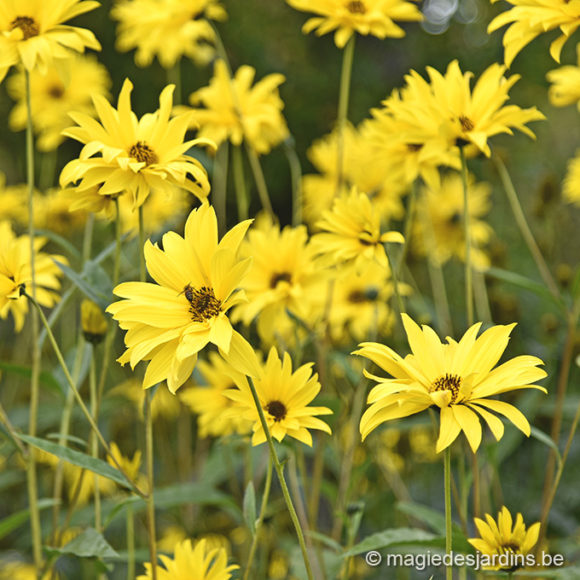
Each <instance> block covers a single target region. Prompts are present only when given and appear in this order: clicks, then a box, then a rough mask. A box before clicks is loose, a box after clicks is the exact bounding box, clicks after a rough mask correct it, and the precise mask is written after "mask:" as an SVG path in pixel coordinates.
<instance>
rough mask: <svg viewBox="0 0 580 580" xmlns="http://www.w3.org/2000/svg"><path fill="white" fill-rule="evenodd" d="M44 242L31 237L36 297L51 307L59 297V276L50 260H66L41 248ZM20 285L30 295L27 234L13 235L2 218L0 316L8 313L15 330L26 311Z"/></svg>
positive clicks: (18, 327)
mask: <svg viewBox="0 0 580 580" xmlns="http://www.w3.org/2000/svg"><path fill="white" fill-rule="evenodd" d="M45 243H46V239H45V238H40V237H36V238H35V239H34V252H35V258H34V260H35V262H34V264H35V271H34V277H35V285H36V289H35V290H36V301H37V302H38V303H39V304H40V305H42V306H47V307H51V306H53V305H54V304H55V303H56V302H58V300H59V296H58V294H57V291H58V290H59V289H60V281H59V278H60V277H61V276H62V272H61V270H60V269H59V267H58V266H57V265H56V264H55V262H54V260H56V261H58V262H60V263H62V264H68V261H67V259H66V258H65V257H64V256H59V255H56V254H46V253H45V252H41V251H40V249H41V248H42V246H44V244H45ZM21 288H25V289H26V291H27V293H28V294H30V295H32V293H33V288H32V269H31V267H30V238H29V236H26V235H25V236H16V235H15V234H14V232H13V231H12V227H11V225H10V223H9V222H7V221H3V222H0V318H3V319H5V318H7V316H8V314H9V313H12V316H13V318H14V329H15V330H16V332H20V331H21V330H22V327H23V325H24V317H25V316H26V313H27V312H28V299H27V298H26V297H25V296H21V295H20V289H21Z"/></svg>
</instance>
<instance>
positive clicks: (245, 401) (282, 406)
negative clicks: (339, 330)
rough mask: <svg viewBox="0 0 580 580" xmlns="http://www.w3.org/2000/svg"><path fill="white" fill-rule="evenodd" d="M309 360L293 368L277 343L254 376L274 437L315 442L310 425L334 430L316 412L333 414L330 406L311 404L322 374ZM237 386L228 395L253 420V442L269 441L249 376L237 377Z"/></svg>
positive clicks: (314, 427) (308, 443)
mask: <svg viewBox="0 0 580 580" xmlns="http://www.w3.org/2000/svg"><path fill="white" fill-rule="evenodd" d="M313 364H314V363H308V364H305V365H302V366H301V367H299V368H297V369H296V370H295V371H294V372H292V359H291V358H290V355H289V354H288V353H287V352H285V353H284V356H283V359H282V360H280V358H279V357H278V352H277V351H276V349H275V348H274V347H272V348H271V349H270V352H269V353H268V359H267V361H266V364H265V365H264V370H263V373H262V374H261V375H260V376H259V377H257V378H256V379H254V385H255V387H256V392H257V394H258V399H259V401H260V405H261V406H262V409H263V411H264V415H265V417H266V423H267V425H268V429H269V431H270V434H271V435H272V437H274V438H275V439H277V440H278V441H282V439H284V437H285V436H286V435H288V436H290V437H294V439H298V441H302V443H305V444H306V445H310V446H312V435H311V434H310V431H308V429H319V430H321V431H325V432H326V433H331V431H330V427H329V426H328V425H327V424H326V423H325V422H324V421H322V420H320V419H318V418H317V417H316V416H315V415H329V414H332V411H331V410H330V409H328V408H327V407H309V406H308V404H309V403H310V402H311V401H312V400H313V399H314V397H316V395H317V394H318V393H319V391H320V383H319V382H318V375H317V374H314V375H313V374H312V365H313ZM236 384H237V386H238V388H237V389H229V390H227V391H225V395H226V396H227V397H229V398H230V399H232V401H234V402H235V403H236V406H237V407H238V409H239V412H240V413H241V414H242V416H243V417H244V418H245V419H248V420H250V421H251V422H252V423H253V431H254V435H253V436H252V445H259V444H260V443H264V441H266V434H265V432H264V429H263V428H262V423H261V422H260V416H259V414H258V410H257V409H256V405H255V403H254V399H253V397H252V392H251V390H250V386H249V385H248V382H247V380H246V377H245V376H243V375H240V376H239V377H237V378H236Z"/></svg>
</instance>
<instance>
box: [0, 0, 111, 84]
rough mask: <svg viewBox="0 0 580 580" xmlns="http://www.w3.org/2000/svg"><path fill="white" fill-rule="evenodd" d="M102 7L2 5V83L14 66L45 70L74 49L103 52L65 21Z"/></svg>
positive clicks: (16, 0)
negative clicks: (89, 49) (20, 64)
mask: <svg viewBox="0 0 580 580" xmlns="http://www.w3.org/2000/svg"><path fill="white" fill-rule="evenodd" d="M97 6H99V3H98V2H93V1H92V0H86V1H83V0H80V1H79V0H3V1H2V3H1V4H0V81H2V80H3V79H4V77H5V76H6V73H7V72H8V70H9V69H10V67H11V66H14V65H17V64H19V63H22V64H23V65H24V68H25V69H26V70H28V71H29V72H30V71H32V70H34V69H35V68H39V69H40V70H41V71H45V70H46V68H47V67H48V66H49V65H50V64H51V63H52V62H53V60H54V59H61V58H69V57H70V56H71V50H72V51H76V52H84V50H85V48H92V49H93V50H101V45H100V44H99V42H98V41H97V39H96V38H95V35H94V34H93V33H92V32H91V31H90V30H86V29H84V28H77V27H76V26H68V25H65V24H63V23H64V22H66V21H68V20H70V19H71V18H74V17H75V16H78V15H79V14H84V13H85V12H90V11H91V10H94V9H95V8H96V7H97Z"/></svg>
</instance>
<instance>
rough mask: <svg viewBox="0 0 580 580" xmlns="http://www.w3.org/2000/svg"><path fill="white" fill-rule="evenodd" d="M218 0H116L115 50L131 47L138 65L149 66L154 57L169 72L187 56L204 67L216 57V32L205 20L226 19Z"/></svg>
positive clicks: (113, 16) (112, 11) (114, 9)
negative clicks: (135, 50) (117, 22)
mask: <svg viewBox="0 0 580 580" xmlns="http://www.w3.org/2000/svg"><path fill="white" fill-rule="evenodd" d="M226 16H227V15H226V11H225V9H224V8H223V6H222V5H221V4H220V3H219V2H218V0H118V1H117V2H116V3H115V5H114V6H113V9H112V10H111V17H112V18H113V19H114V20H118V21H119V26H118V28H117V49H118V50H120V51H122V52H126V51H128V50H132V49H134V48H136V49H137V52H136V53H135V62H136V63H137V65H138V66H141V67H145V66H149V65H150V64H151V63H152V61H153V58H154V57H155V56H157V57H158V59H159V62H160V63H161V66H163V67H164V68H166V69H169V68H171V67H173V66H174V65H175V63H176V62H177V61H178V60H179V59H180V58H181V57H182V56H187V57H188V58H190V59H191V60H193V61H194V62H195V63H196V64H199V65H205V64H207V63H208V62H210V61H211V60H212V58H213V57H214V55H215V49H214V47H213V44H214V41H215V33H214V31H213V28H212V27H211V25H210V23H209V22H208V20H207V19H213V20H225V18H226Z"/></svg>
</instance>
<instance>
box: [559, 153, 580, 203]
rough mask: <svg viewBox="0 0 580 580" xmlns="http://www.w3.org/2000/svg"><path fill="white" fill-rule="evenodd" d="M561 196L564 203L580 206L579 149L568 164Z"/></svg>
mask: <svg viewBox="0 0 580 580" xmlns="http://www.w3.org/2000/svg"><path fill="white" fill-rule="evenodd" d="M562 194H563V197H564V199H565V200H566V201H568V202H569V203H573V204H575V205H577V206H580V149H579V150H578V151H576V155H575V157H573V158H572V159H571V160H570V161H569V162H568V168H567V171H566V177H565V178H564V186H563V188H562Z"/></svg>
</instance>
